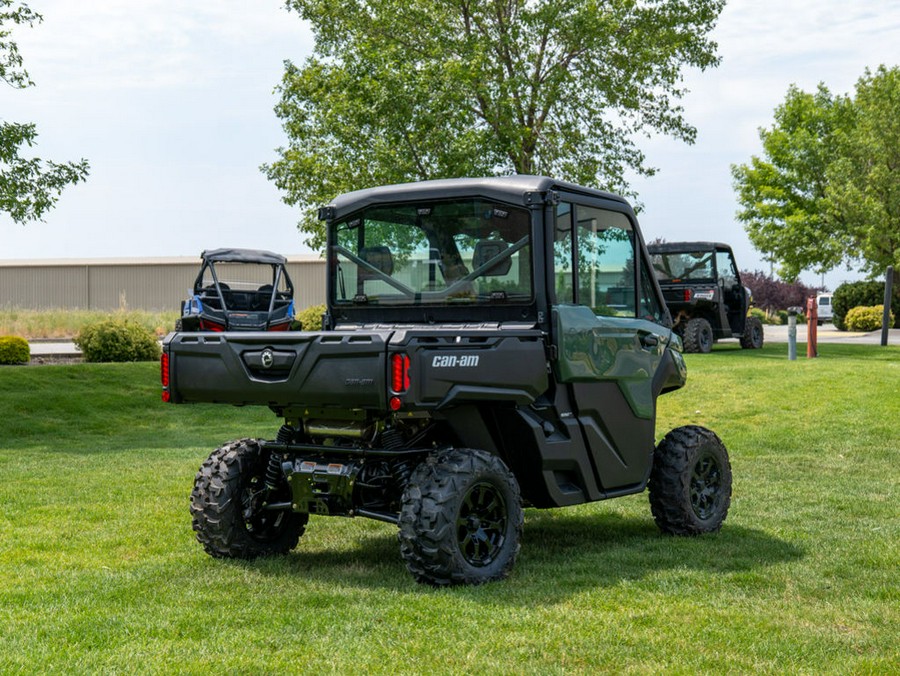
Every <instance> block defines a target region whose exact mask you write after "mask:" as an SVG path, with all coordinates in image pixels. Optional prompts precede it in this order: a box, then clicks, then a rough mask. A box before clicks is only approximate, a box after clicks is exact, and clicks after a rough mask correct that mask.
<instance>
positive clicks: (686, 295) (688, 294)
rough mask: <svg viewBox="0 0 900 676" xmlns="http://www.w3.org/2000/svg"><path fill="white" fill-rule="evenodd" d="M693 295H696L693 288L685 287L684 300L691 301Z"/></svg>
mask: <svg viewBox="0 0 900 676" xmlns="http://www.w3.org/2000/svg"><path fill="white" fill-rule="evenodd" d="M693 297H694V291H693V289H685V290H684V302H685V303H690V302H691V298H693Z"/></svg>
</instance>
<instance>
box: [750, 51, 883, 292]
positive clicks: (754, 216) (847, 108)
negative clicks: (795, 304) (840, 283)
mask: <svg viewBox="0 0 900 676" xmlns="http://www.w3.org/2000/svg"><path fill="white" fill-rule="evenodd" d="M760 139H761V140H762V143H763V153H764V158H762V159H761V158H759V157H756V156H753V157H752V158H751V160H750V163H749V164H743V165H735V166H732V176H733V179H734V186H735V190H736V191H737V194H738V201H739V203H740V205H741V207H742V209H741V211H739V212H738V219H739V220H740V221H742V222H743V223H744V227H745V229H746V231H747V234H748V235H749V237H750V241H751V242H752V243H753V245H754V246H755V247H756V248H757V249H758V250H759V251H761V252H762V253H763V254H764V255H766V257H767V258H769V259H771V260H773V261H775V262H776V263H778V264H779V266H780V272H781V274H782V275H783V276H784V277H786V278H788V279H795V278H796V277H797V275H799V273H800V272H802V271H803V270H807V269H812V270H814V271H815V272H818V273H823V272H827V271H828V270H832V269H834V268H836V267H838V266H839V265H840V264H842V263H843V264H846V265H847V266H849V267H855V268H858V269H861V270H862V271H864V272H869V273H871V274H873V275H875V274H878V273H880V272H882V271H883V270H884V268H885V266H887V265H891V264H893V265H894V266H895V270H900V266H898V263H900V148H898V144H900V70H898V69H897V68H892V69H886V68H885V67H884V66H881V67H880V68H879V69H878V70H877V71H876V73H875V74H874V75H873V74H872V73H871V72H869V71H868V70H867V71H866V74H865V75H864V76H863V77H862V78H861V79H860V80H859V82H858V83H857V85H856V97H855V98H853V97H850V96H834V95H832V94H831V93H830V92H829V90H828V89H827V88H826V87H825V85H824V84H820V85H819V87H818V89H817V91H816V92H815V93H814V94H810V93H806V92H803V91H801V90H799V89H798V88H796V87H793V86H792V87H791V88H790V89H789V90H788V94H787V97H786V99H785V102H784V103H783V104H781V105H780V106H779V107H778V108H776V110H775V124H774V125H773V126H772V127H771V128H769V129H761V130H760Z"/></svg>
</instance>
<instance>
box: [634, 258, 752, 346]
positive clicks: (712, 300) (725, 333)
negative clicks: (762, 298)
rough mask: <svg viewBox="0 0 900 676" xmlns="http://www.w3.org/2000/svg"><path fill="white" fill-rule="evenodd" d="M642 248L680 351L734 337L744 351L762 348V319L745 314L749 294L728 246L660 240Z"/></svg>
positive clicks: (711, 344)
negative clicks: (655, 280)
mask: <svg viewBox="0 0 900 676" xmlns="http://www.w3.org/2000/svg"><path fill="white" fill-rule="evenodd" d="M647 248H648V251H649V252H650V262H651V264H652V265H653V271H654V273H655V274H656V278H657V280H659V285H660V287H661V288H662V292H663V297H664V298H665V300H666V304H667V305H668V308H669V312H670V313H671V315H672V317H673V320H674V329H675V332H676V333H677V334H678V335H679V336H681V338H682V340H683V341H684V351H685V352H709V351H710V350H712V346H713V343H714V342H716V341H717V340H719V339H720V338H739V339H740V342H741V347H743V348H745V349H759V348H761V347H762V346H763V326H762V322H761V321H759V319H758V318H757V317H750V316H748V314H747V312H748V310H749V309H750V302H751V300H752V294H751V292H750V289H748V288H747V287H746V286H744V285H743V283H742V282H741V275H740V273H739V272H738V269H737V265H735V262H734V253H732V251H731V247H730V246H728V245H727V244H722V243H721V242H664V243H662V244H651V245H650V246H649V247H647Z"/></svg>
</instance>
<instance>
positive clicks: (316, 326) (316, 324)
mask: <svg viewBox="0 0 900 676" xmlns="http://www.w3.org/2000/svg"><path fill="white" fill-rule="evenodd" d="M323 314H325V305H310V306H309V307H308V308H306V309H305V310H301V311H300V312H298V313H297V321H298V322H299V323H300V328H301V330H303V331H321V330H322V315H323Z"/></svg>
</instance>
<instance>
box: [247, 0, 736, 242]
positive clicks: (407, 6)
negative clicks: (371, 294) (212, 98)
mask: <svg viewBox="0 0 900 676" xmlns="http://www.w3.org/2000/svg"><path fill="white" fill-rule="evenodd" d="M287 4H288V7H289V8H291V9H293V10H294V11H296V12H297V13H298V14H299V15H300V16H301V17H302V18H303V19H305V20H306V21H308V22H309V23H310V24H311V26H312V30H313V33H314V35H315V38H316V46H315V50H314V53H313V55H312V56H311V57H310V58H308V59H307V60H306V62H305V64H304V65H303V67H302V68H301V67H298V66H296V65H294V64H292V63H290V62H287V63H286V64H285V74H284V77H283V79H282V82H281V85H280V87H279V92H280V95H281V100H280V102H279V104H278V106H277V107H276V113H277V115H278V116H279V117H280V118H281V120H282V121H283V125H284V129H285V131H286V133H287V136H288V139H289V145H288V146H287V147H284V148H280V149H279V150H278V153H279V155H280V157H279V159H278V160H277V161H275V162H273V163H272V164H270V165H267V166H265V167H263V170H264V171H265V172H266V174H267V175H268V177H269V178H270V179H271V180H273V181H274V182H275V183H276V185H277V186H278V187H279V188H280V189H281V190H282V191H284V201H285V202H287V203H288V204H290V205H296V206H299V207H301V208H302V209H304V210H305V212H304V217H303V220H302V221H301V223H300V229H301V231H303V232H305V233H307V234H309V235H311V243H312V244H313V245H321V243H322V232H321V229H320V226H319V224H318V223H317V222H316V221H315V220H314V219H313V218H312V215H311V212H310V207H314V206H317V205H319V204H323V203H327V202H328V201H329V200H330V199H332V198H333V197H334V196H335V195H336V194H338V193H340V192H344V191H346V190H349V189H356V188H364V187H368V186H372V185H377V184H384V183H397V182H403V181H409V180H425V179H431V178H441V177H452V176H479V175H493V174H506V173H541V174H550V175H555V176H557V177H559V178H562V179H568V180H571V181H574V182H577V183H582V184H587V185H591V186H597V187H601V188H606V189H610V190H615V191H618V192H626V193H627V182H626V178H625V174H626V172H629V171H632V172H635V173H636V174H639V175H652V174H653V173H654V169H653V168H652V167H651V166H649V165H648V164H647V162H646V158H645V157H644V155H643V153H642V152H641V151H640V149H639V148H638V146H637V145H636V143H635V141H634V137H635V136H636V135H637V134H644V135H649V134H651V133H662V134H667V135H671V136H673V137H675V138H679V139H681V140H684V141H685V142H688V143H690V142H692V141H693V140H694V137H695V134H696V130H695V129H694V128H693V127H692V126H691V125H690V124H688V123H687V121H685V119H684V118H683V117H682V109H681V108H680V107H679V106H678V105H677V103H676V102H677V100H678V99H680V98H681V96H682V95H683V94H684V91H685V90H684V89H683V87H682V85H681V78H682V70H683V69H684V68H686V67H696V68H699V69H701V70H704V69H706V68H709V67H713V66H716V65H717V64H718V62H719V59H718V57H717V55H716V54H715V50H716V45H715V43H714V42H712V41H711V40H710V39H709V33H710V31H711V30H712V28H713V27H714V25H715V22H716V20H717V19H718V16H719V13H720V12H721V10H722V7H723V6H724V0H695V1H693V2H690V3H686V2H682V1H681V0H605V1H604V2H599V3H598V2H597V1H596V0H438V1H435V0H403V1H400V0H288V3H287Z"/></svg>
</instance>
